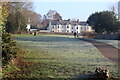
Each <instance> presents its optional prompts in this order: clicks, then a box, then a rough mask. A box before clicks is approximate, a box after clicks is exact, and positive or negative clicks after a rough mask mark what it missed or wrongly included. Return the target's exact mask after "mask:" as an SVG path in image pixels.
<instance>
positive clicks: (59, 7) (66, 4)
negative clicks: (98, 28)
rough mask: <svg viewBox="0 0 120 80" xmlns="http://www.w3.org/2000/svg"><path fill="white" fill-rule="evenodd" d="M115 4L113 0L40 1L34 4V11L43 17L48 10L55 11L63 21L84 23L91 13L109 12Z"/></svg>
mask: <svg viewBox="0 0 120 80" xmlns="http://www.w3.org/2000/svg"><path fill="white" fill-rule="evenodd" d="M117 2H118V1H115V0H100V1H98V0H97V1H95V0H84V1H83V0H81V1H79V0H69V1H68V0H61V1H59V0H56V1H55V0H49V1H47V0H44V1H42V0H41V1H35V2H34V11H35V12H37V13H39V14H41V15H42V16H43V15H44V14H46V13H47V12H48V11H49V10H56V11H57V12H58V13H60V15H61V16H62V18H63V19H80V20H82V21H86V20H87V19H88V17H89V16H90V15H91V14H92V13H95V12H99V11H105V10H110V8H111V7H112V6H113V5H115V6H116V3H117Z"/></svg>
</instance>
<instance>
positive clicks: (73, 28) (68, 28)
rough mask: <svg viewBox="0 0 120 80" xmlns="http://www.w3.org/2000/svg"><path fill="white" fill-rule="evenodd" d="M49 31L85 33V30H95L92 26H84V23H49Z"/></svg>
mask: <svg viewBox="0 0 120 80" xmlns="http://www.w3.org/2000/svg"><path fill="white" fill-rule="evenodd" d="M47 30H48V31H51V32H63V33H74V32H76V33H83V32H91V31H93V30H92V28H91V26H84V25H75V26H73V25H70V24H66V25H60V24H57V25H51V23H49V26H48V28H47Z"/></svg>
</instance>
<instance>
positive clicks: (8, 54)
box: [2, 32, 18, 65]
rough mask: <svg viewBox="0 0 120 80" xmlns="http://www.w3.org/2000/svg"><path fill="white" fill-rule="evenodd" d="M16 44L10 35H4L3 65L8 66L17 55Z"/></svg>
mask: <svg viewBox="0 0 120 80" xmlns="http://www.w3.org/2000/svg"><path fill="white" fill-rule="evenodd" d="M17 51H18V49H17V47H16V42H15V41H13V40H12V39H11V35H10V34H9V33H6V32H4V33H3V34H2V62H3V65H4V64H7V63H8V62H9V61H10V60H11V59H12V58H14V57H16V54H17Z"/></svg>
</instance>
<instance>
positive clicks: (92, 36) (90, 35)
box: [82, 32, 95, 38]
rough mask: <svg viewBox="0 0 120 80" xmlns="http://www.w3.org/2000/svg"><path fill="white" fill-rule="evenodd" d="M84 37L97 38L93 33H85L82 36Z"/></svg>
mask: <svg viewBox="0 0 120 80" xmlns="http://www.w3.org/2000/svg"><path fill="white" fill-rule="evenodd" d="M82 36H83V37H84V38H94V37H95V36H94V34H93V33H92V32H84V33H83V34H82Z"/></svg>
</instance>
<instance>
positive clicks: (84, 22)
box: [50, 20, 88, 26]
mask: <svg viewBox="0 0 120 80" xmlns="http://www.w3.org/2000/svg"><path fill="white" fill-rule="evenodd" d="M50 22H51V25H57V24H61V25H66V24H71V25H74V26H75V25H84V26H85V25H88V24H87V22H86V21H80V22H78V21H69V20H50Z"/></svg>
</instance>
